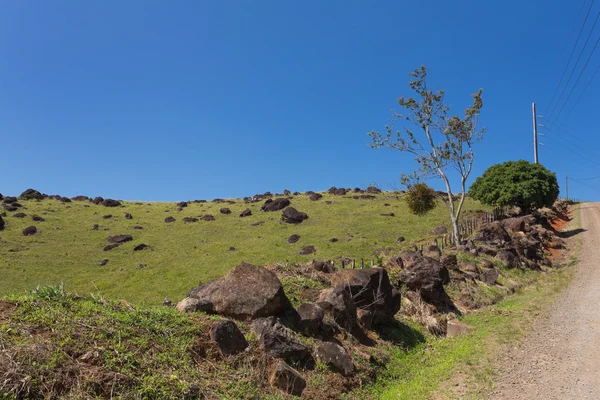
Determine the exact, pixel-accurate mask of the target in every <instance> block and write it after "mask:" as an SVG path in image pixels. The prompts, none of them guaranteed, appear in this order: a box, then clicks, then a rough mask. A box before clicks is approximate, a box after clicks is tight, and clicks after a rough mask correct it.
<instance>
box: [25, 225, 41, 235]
mask: <svg viewBox="0 0 600 400" xmlns="http://www.w3.org/2000/svg"><path fill="white" fill-rule="evenodd" d="M36 233H38V230H37V228H36V227H35V226H28V227H27V228H25V229H23V236H31V235H35V234H36Z"/></svg>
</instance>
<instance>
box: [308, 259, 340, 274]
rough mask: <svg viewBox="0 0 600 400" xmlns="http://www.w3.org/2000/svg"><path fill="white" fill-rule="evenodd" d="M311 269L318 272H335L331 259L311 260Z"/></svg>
mask: <svg viewBox="0 0 600 400" xmlns="http://www.w3.org/2000/svg"><path fill="white" fill-rule="evenodd" d="M310 266H311V267H312V269H314V270H315V271H318V272H324V273H326V274H332V273H334V272H335V266H334V265H333V261H317V260H313V261H312V262H311V263H310Z"/></svg>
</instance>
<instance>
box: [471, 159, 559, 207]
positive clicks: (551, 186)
mask: <svg viewBox="0 0 600 400" xmlns="http://www.w3.org/2000/svg"><path fill="white" fill-rule="evenodd" d="M558 191H559V189H558V181H557V180H556V174H555V173H554V172H550V171H549V170H547V169H546V168H545V167H544V166H543V165H542V164H530V163H529V162H528V161H525V160H520V161H508V162H505V163H503V164H496V165H492V166H491V167H490V168H488V169H487V170H486V171H485V172H484V173H483V175H482V176H480V177H479V178H477V179H476V180H475V182H474V183H473V185H471V188H470V190H469V195H470V196H471V197H472V198H474V199H477V200H479V201H481V202H482V203H484V204H487V205H491V206H518V207H520V208H521V209H523V210H534V209H536V208H542V207H550V206H552V204H553V203H554V201H555V200H556V199H557V197H558Z"/></svg>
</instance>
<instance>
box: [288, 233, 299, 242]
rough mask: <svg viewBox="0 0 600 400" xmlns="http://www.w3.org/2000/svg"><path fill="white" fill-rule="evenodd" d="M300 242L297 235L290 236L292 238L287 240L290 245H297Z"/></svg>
mask: <svg viewBox="0 0 600 400" xmlns="http://www.w3.org/2000/svg"><path fill="white" fill-rule="evenodd" d="M298 240H300V235H296V234H294V235H291V236H290V237H289V238H288V239H287V241H288V243H290V244H294V243H296V242H297V241H298Z"/></svg>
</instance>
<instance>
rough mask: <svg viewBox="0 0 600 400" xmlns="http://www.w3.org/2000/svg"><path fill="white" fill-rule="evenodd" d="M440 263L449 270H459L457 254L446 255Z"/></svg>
mask: <svg viewBox="0 0 600 400" xmlns="http://www.w3.org/2000/svg"><path fill="white" fill-rule="evenodd" d="M440 263H441V264H442V266H444V267H446V268H448V269H451V270H458V259H457V258H456V254H444V255H443V256H442V258H441V259H440Z"/></svg>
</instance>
